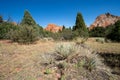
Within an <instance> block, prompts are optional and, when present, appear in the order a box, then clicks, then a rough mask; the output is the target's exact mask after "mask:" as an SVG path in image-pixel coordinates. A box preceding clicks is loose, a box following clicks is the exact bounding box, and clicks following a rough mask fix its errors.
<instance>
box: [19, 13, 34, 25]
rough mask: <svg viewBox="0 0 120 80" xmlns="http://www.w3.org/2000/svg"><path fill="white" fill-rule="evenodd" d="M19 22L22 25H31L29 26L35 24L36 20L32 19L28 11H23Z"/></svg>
mask: <svg viewBox="0 0 120 80" xmlns="http://www.w3.org/2000/svg"><path fill="white" fill-rule="evenodd" d="M21 24H22V25H31V26H33V25H36V22H35V21H34V19H33V18H32V16H31V15H30V13H29V12H28V11H25V12H24V16H23V19H22V22H21Z"/></svg>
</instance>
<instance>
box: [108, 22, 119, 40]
mask: <svg viewBox="0 0 120 80" xmlns="http://www.w3.org/2000/svg"><path fill="white" fill-rule="evenodd" d="M107 38H108V39H111V40H113V41H117V42H120V20H118V21H117V22H116V23H115V27H114V28H113V30H112V31H111V33H110V34H108V35H107Z"/></svg>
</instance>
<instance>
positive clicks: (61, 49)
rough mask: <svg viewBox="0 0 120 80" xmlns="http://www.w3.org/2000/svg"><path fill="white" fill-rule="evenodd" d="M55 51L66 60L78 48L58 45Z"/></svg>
mask: <svg viewBox="0 0 120 80" xmlns="http://www.w3.org/2000/svg"><path fill="white" fill-rule="evenodd" d="M55 51H56V53H57V54H59V56H60V57H61V59H63V60H64V59H67V58H68V57H69V56H70V55H71V54H73V53H74V52H75V51H76V47H75V45H74V44H58V45H57V46H56V49H55Z"/></svg>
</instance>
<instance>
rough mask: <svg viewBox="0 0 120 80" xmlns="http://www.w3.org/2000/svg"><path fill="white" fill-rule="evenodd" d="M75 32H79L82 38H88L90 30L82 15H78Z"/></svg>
mask: <svg viewBox="0 0 120 80" xmlns="http://www.w3.org/2000/svg"><path fill="white" fill-rule="evenodd" d="M73 30H74V31H77V32H78V33H79V35H80V36H84V37H85V36H88V30H87V27H86V25H85V22H84V19H83V16H82V14H81V13H77V17H76V22H75V26H74V27H73Z"/></svg>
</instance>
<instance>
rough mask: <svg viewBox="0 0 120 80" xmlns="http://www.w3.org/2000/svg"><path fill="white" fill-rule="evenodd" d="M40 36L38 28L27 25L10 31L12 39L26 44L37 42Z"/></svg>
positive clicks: (9, 35) (9, 34)
mask: <svg viewBox="0 0 120 80" xmlns="http://www.w3.org/2000/svg"><path fill="white" fill-rule="evenodd" d="M38 36H39V33H38V30H37V28H34V27H32V26H27V25H23V26H19V28H18V29H17V30H15V31H13V30H11V31H10V32H9V33H8V37H9V38H10V39H11V40H12V41H14V42H18V43H25V44H29V43H33V42H35V41H36V40H38Z"/></svg>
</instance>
